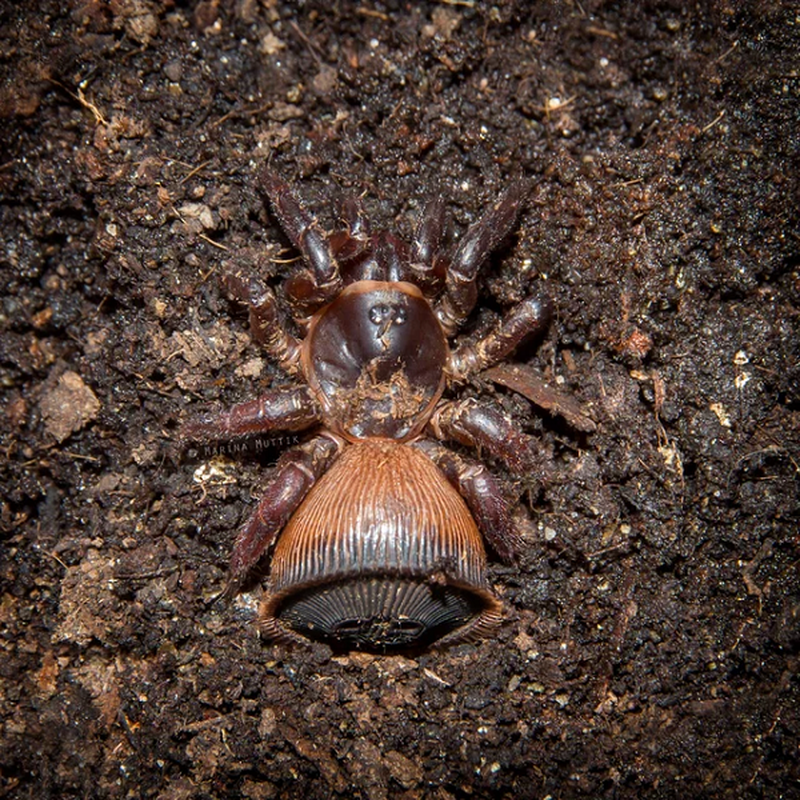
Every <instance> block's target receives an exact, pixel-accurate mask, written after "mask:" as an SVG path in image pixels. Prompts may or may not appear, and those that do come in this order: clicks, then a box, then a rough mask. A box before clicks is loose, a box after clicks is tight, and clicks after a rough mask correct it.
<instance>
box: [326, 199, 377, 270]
mask: <svg viewBox="0 0 800 800" xmlns="http://www.w3.org/2000/svg"><path fill="white" fill-rule="evenodd" d="M334 213H335V214H336V223H337V225H338V226H339V227H338V229H337V230H335V231H334V232H333V233H331V234H330V236H329V237H328V241H329V242H330V247H331V253H332V254H333V257H334V258H335V259H336V260H337V261H338V262H339V266H340V268H341V269H342V270H345V265H346V264H347V262H348V261H349V260H351V259H354V258H357V257H358V256H360V255H361V254H362V253H363V252H364V250H365V249H366V248H367V245H368V243H369V238H370V230H369V220H368V219H367V216H366V213H365V212H364V207H363V206H362V205H361V201H360V200H359V199H358V198H356V197H345V198H344V200H342V201H341V202H340V203H338V204H337V205H336V207H335V209H334ZM345 277H346V276H345Z"/></svg>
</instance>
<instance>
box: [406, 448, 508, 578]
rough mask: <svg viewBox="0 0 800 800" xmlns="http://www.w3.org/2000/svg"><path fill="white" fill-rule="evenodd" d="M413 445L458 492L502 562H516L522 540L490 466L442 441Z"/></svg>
mask: <svg viewBox="0 0 800 800" xmlns="http://www.w3.org/2000/svg"><path fill="white" fill-rule="evenodd" d="M412 446H413V447H416V448H417V449H419V450H421V451H422V452H423V453H425V454H426V455H427V456H428V457H429V458H430V459H431V461H433V462H434V464H436V466H437V467H439V469H440V470H441V471H442V472H443V473H444V475H445V477H446V478H447V480H448V481H450V483H451V484H452V485H453V486H454V487H455V488H456V489H457V490H458V492H459V494H460V495H461V496H462V497H463V498H464V500H465V501H466V503H467V506H468V507H469V510H470V511H471V512H472V516H473V517H474V518H475V522H476V523H477V524H478V528H479V529H480V531H481V533H482V534H483V535H484V537H485V538H486V541H487V542H488V543H489V545H490V546H491V547H492V549H493V550H494V551H495V553H497V555H498V557H499V558H500V560H501V561H504V562H506V563H508V562H510V561H513V560H514V559H515V557H516V555H517V553H518V552H519V550H520V544H521V540H520V537H519V534H518V533H517V531H516V528H515V526H514V523H513V522H512V521H511V517H510V515H509V511H508V503H507V502H506V499H505V497H504V496H503V492H502V490H501V489H500V485H499V483H498V482H497V479H496V478H495V477H494V476H493V475H492V474H491V473H490V472H489V470H487V469H486V467H483V466H481V465H480V464H476V463H475V462H474V461H470V460H468V459H465V458H463V457H461V456H459V455H457V454H456V453H453V452H451V451H450V450H448V449H447V448H446V447H444V446H443V445H441V444H439V443H438V442H433V441H431V440H430V439H420V440H418V441H416V442H414V443H413V445H412Z"/></svg>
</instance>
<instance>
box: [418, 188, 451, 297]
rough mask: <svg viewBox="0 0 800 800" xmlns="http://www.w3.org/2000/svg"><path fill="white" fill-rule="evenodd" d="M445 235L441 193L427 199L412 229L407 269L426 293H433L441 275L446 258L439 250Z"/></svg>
mask: <svg viewBox="0 0 800 800" xmlns="http://www.w3.org/2000/svg"><path fill="white" fill-rule="evenodd" d="M444 236H445V208H444V201H443V200H442V198H441V197H437V198H435V199H433V200H431V201H430V202H429V203H428V204H427V205H426V206H425V210H424V211H423V212H422V216H421V217H420V219H419V222H418V223H417V228H416V231H415V232H414V242H413V245H412V249H411V271H412V273H413V275H414V282H415V283H416V284H417V285H418V286H419V287H420V288H421V289H422V291H423V292H425V294H426V295H433V294H436V293H437V292H438V291H439V290H440V289H441V286H442V283H443V281H444V278H445V267H446V263H447V262H446V259H445V258H444V257H443V255H442V253H441V247H442V243H443V241H444Z"/></svg>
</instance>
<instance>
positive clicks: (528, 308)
mask: <svg viewBox="0 0 800 800" xmlns="http://www.w3.org/2000/svg"><path fill="white" fill-rule="evenodd" d="M552 311H553V306H552V303H551V302H550V299H549V298H548V297H544V296H541V297H540V296H533V297H528V298H526V299H525V300H523V301H522V302H521V303H519V305H516V306H514V308H512V309H511V310H510V311H509V312H508V313H506V315H505V316H504V317H503V319H502V320H500V322H499V323H498V324H497V325H496V326H495V328H494V329H493V330H491V331H490V332H489V333H488V334H487V335H486V336H484V337H483V338H482V339H480V340H479V341H477V342H475V343H474V344H466V345H462V346H461V347H459V348H458V349H457V350H455V351H453V353H451V355H450V363H449V368H448V371H449V373H450V374H451V375H452V376H453V378H454V379H455V380H459V381H461V380H465V379H466V378H468V377H469V376H470V375H474V374H475V373H477V372H480V371H481V370H484V369H488V368H489V367H491V366H494V365H495V364H497V363H499V362H500V361H502V360H503V359H504V358H505V357H506V356H507V355H508V354H509V353H511V352H512V351H513V350H514V349H515V348H516V347H517V346H518V345H519V344H521V343H522V342H523V341H524V340H525V339H526V338H527V337H528V336H532V335H533V334H535V333H538V332H539V331H541V330H542V329H543V328H544V327H545V326H546V325H547V323H548V322H549V321H550V317H551V316H552Z"/></svg>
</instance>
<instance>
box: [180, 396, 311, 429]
mask: <svg viewBox="0 0 800 800" xmlns="http://www.w3.org/2000/svg"><path fill="white" fill-rule="evenodd" d="M321 415H322V411H321V409H320V407H319V406H318V405H317V402H316V400H315V399H314V398H313V396H312V395H311V392H310V390H309V389H308V388H306V387H305V386H302V387H300V386H298V387H292V388H286V389H274V390H273V391H271V392H266V393H264V394H262V395H261V396H260V397H257V398H256V399H255V400H249V401H248V402H246V403H239V404H238V405H235V406H232V407H231V408H228V409H226V410H225V411H217V412H212V413H209V414H206V415H203V416H200V417H197V418H196V419H193V420H190V421H188V422H186V423H184V424H183V425H182V426H181V429H180V438H181V440H182V441H184V442H211V441H221V440H225V439H232V438H235V437H237V436H248V435H252V434H256V433H266V432H268V431H274V430H283V431H300V430H304V429H305V428H310V427H311V426H312V425H315V424H317V423H318V422H320V420H321Z"/></svg>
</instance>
